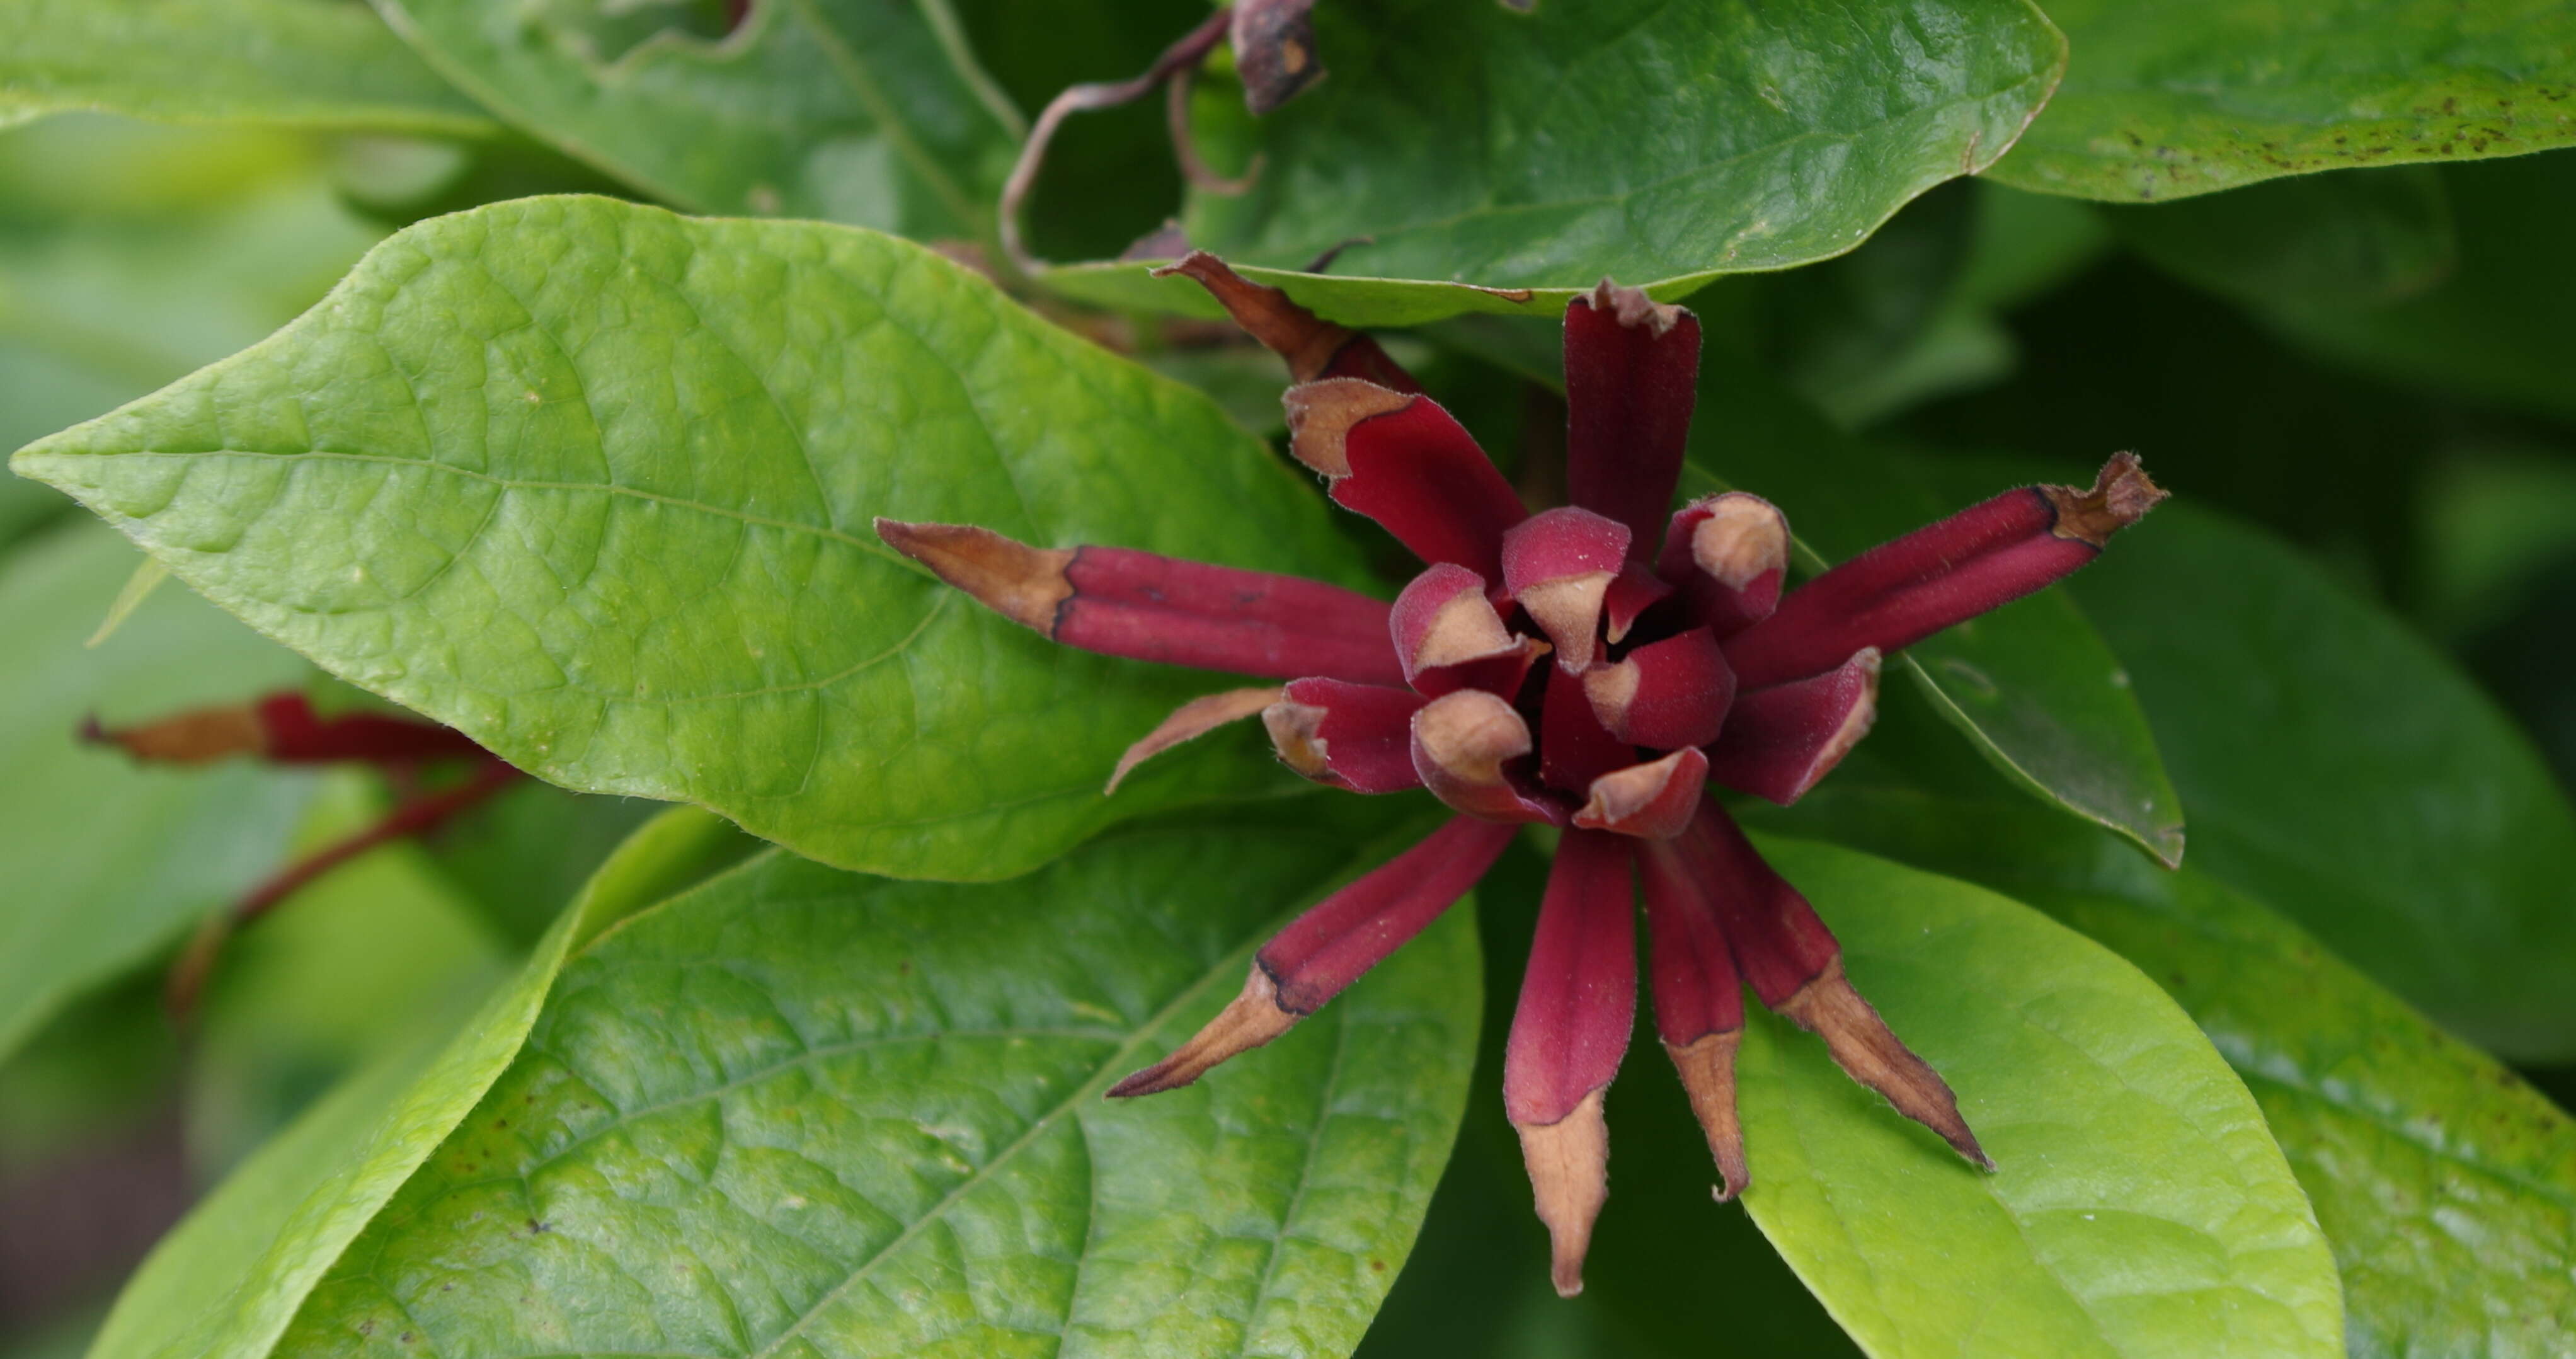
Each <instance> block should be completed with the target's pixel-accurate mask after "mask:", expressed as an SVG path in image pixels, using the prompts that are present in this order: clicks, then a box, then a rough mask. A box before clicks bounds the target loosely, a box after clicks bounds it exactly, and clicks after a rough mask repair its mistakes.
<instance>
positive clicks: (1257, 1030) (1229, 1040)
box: [1108, 961, 1305, 1099]
mask: <svg viewBox="0 0 2576 1359" xmlns="http://www.w3.org/2000/svg"><path fill="white" fill-rule="evenodd" d="M1303 1018H1305V1016H1304V1015H1301V1014H1298V1013H1296V1012H1294V1011H1291V1010H1287V1009H1284V1008H1282V1007H1281V1006H1280V1004H1279V985H1278V983H1277V982H1275V981H1273V980H1271V977H1270V972H1269V969H1267V968H1264V967H1263V966H1262V965H1261V964H1260V963H1259V962H1258V961H1256V962H1254V963H1253V965H1252V975H1251V976H1249V977H1246V978H1244V979H1243V992H1242V994H1240V995H1238V996H1236V997H1235V998H1234V999H1233V1001H1232V1002H1230V1003H1228V1004H1227V1005H1226V1007H1225V1008H1224V1009H1223V1010H1220V1011H1218V1012H1217V1016H1216V1018H1214V1019H1211V1020H1209V1021H1208V1022H1207V1027H1205V1028H1203V1029H1200V1030H1199V1031H1198V1032H1197V1033H1196V1034H1195V1035H1193V1036H1192V1037H1191V1038H1190V1041H1188V1042H1186V1043H1183V1044H1181V1045H1180V1046H1179V1047H1177V1048H1174V1049H1173V1050H1172V1054H1171V1055H1170V1056H1168V1057H1165V1058H1164V1059H1163V1060H1161V1061H1159V1062H1156V1063H1154V1064H1153V1065H1152V1066H1149V1067H1147V1068H1145V1069H1144V1070H1142V1071H1139V1072H1137V1073H1136V1074H1135V1075H1132V1076H1129V1077H1128V1078H1127V1079H1125V1080H1123V1081H1120V1082H1119V1083H1117V1084H1116V1085H1113V1086H1111V1087H1109V1096H1108V1097H1109V1098H1111V1099H1132V1098H1134V1097H1136V1096H1138V1095H1159V1094H1161V1093H1163V1092H1164V1091H1166V1090H1178V1089H1180V1088H1181V1087H1182V1086H1184V1085H1188V1084H1190V1083H1191V1082H1193V1081H1195V1080H1197V1079H1198V1078H1199V1077H1201V1076H1204V1075H1206V1074H1207V1073H1208V1072H1209V1070H1210V1069H1212V1068H1214V1067H1215V1066H1216V1064H1217V1063H1219V1062H1222V1061H1224V1060H1226V1059H1227V1058H1229V1057H1232V1056H1234V1055H1235V1054H1236V1053H1240V1052H1249V1051H1251V1050H1252V1049H1254V1048H1257V1047H1259V1046H1261V1045H1262V1044H1264V1043H1267V1042H1269V1041H1270V1040H1271V1039H1274V1038H1277V1037H1278V1036H1279V1035H1281V1034H1283V1033H1286V1032H1288V1031H1289V1030H1290V1029H1292V1028H1295V1027H1296V1025H1297V1021H1298V1020H1300V1019H1303Z"/></svg>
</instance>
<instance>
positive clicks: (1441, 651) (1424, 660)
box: [1387, 562, 1547, 698]
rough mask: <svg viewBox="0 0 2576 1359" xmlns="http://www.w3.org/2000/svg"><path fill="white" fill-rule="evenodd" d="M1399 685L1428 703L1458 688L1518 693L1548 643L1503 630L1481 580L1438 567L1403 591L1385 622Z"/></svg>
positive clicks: (1461, 570) (1445, 564)
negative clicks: (1426, 698)
mask: <svg viewBox="0 0 2576 1359" xmlns="http://www.w3.org/2000/svg"><path fill="white" fill-rule="evenodd" d="M1387 627H1388V630H1389V632H1390V634H1391V636H1392V638H1393V640H1394V643H1395V656H1396V662H1397V664H1398V665H1399V666H1401V667H1402V669H1403V671H1404V682H1405V683H1407V684H1410V685H1412V686H1413V687H1414V688H1415V689H1417V690H1419V691H1421V692H1422V693H1423V694H1425V695H1428V696H1430V697H1432V698H1438V697H1439V696H1440V695H1442V694H1446V693H1451V692H1454V691H1456V690H1459V689H1467V688H1476V689H1485V690H1490V691H1492V692H1494V693H1497V694H1503V695H1506V696H1509V695H1513V694H1517V693H1519V692H1520V687H1521V681H1522V680H1523V679H1524V678H1526V677H1527V676H1528V674H1529V671H1530V667H1531V666H1532V665H1533V664H1536V663H1537V661H1538V658H1539V657H1541V656H1544V655H1546V654H1547V644H1546V643H1545V642H1541V641H1538V640H1536V639H1533V638H1528V637H1523V636H1520V635H1519V634H1517V633H1514V632H1511V631H1509V630H1508V629H1506V628H1505V627H1504V626H1503V616H1502V614H1501V613H1499V612H1497V611H1496V610H1495V608H1494V605H1493V601H1492V600H1491V599H1490V598H1489V597H1488V596H1487V594H1486V587H1485V578H1484V577H1482V576H1479V575H1477V574H1476V573H1475V572H1473V571H1470V570H1468V569H1467V568H1465V567H1463V566H1458V565H1454V564H1452V563H1449V562H1439V563H1435V564H1434V565H1432V566H1431V567H1429V568H1428V569H1426V570H1425V571H1423V573H1422V574H1421V575H1418V576H1416V577H1414V578H1413V580H1412V581H1411V582H1410V583H1408V584H1407V585H1406V586H1405V587H1404V591H1403V593H1401V594H1398V595H1397V596H1396V597H1395V608H1394V611H1393V612H1392V613H1390V614H1389V615H1388V616H1387Z"/></svg>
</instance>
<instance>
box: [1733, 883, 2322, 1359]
mask: <svg viewBox="0 0 2576 1359" xmlns="http://www.w3.org/2000/svg"><path fill="white" fill-rule="evenodd" d="M1763 849H1764V852H1765V854H1766V855H1768V856H1769V857H1770V858H1771V859H1772V861H1773V862H1774V863H1775V864H1777V865H1778V867H1779V868H1780V871H1781V872H1782V873H1783V874H1785V875H1787V876H1788V877H1789V878H1790V880H1792V881H1793V882H1796V883H1797V884H1798V885H1799V887H1800V888H1801V889H1802V890H1804V891H1805V892H1806V893H1807V894H1808V895H1809V896H1810V897H1812V898H1813V899H1814V900H1815V903H1816V909H1817V910H1818V911H1819V912H1820V913H1821V914H1823V915H1824V917H1825V918H1826V920H1827V921H1829V922H1830V923H1831V924H1832V926H1833V928H1834V931H1835V933H1836V934H1837V935H1839V936H1840V938H1841V939H1842V943H1843V950H1844V957H1845V959H1846V963H1847V966H1848V967H1849V969H1850V972H1851V975H1852V978H1853V981H1854V982H1855V983H1856V984H1857V985H1858V986H1859V988H1860V989H1861V991H1862V993H1863V994H1864V995H1867V996H1868V997H1869V998H1870V999H1871V1000H1872V1001H1873V1002H1874V1003H1875V1004H1876V1005H1877V1006H1878V1008H1879V1010H1880V1011H1881V1012H1882V1013H1883V1014H1884V1015H1885V1016H1886V1017H1887V1020H1888V1023H1889V1024H1890V1025H1891V1026H1893V1027H1894V1028H1895V1030H1896V1032H1897V1033H1898V1034H1899V1035H1900V1036H1902V1037H1903V1038H1904V1039H1905V1041H1906V1043H1907V1044H1908V1045H1910V1046H1911V1047H1913V1048H1914V1049H1915V1050H1916V1051H1917V1052H1920V1053H1921V1054H1922V1055H1923V1056H1924V1058H1925V1059H1926V1060H1928V1061H1930V1062H1931V1063H1932V1065H1933V1066H1934V1067H1936V1068H1938V1069H1939V1070H1940V1071H1941V1073H1942V1074H1943V1076H1944V1077H1946V1078H1947V1079H1948V1081H1949V1082H1950V1084H1951V1085H1952V1086H1953V1087H1954V1088H1955V1089H1956V1090H1957V1091H1958V1092H1959V1106H1960V1110H1961V1112H1962V1113H1964V1114H1966V1115H1967V1118H1968V1121H1969V1122H1970V1124H1971V1125H1973V1126H1974V1127H1975V1128H1976V1129H1977V1134H1978V1137H1979V1139H1980V1140H1981V1141H1982V1142H1983V1143H1984V1145H1985V1147H1986V1150H1987V1151H1988V1153H1989V1154H1991V1155H1992V1156H1993V1157H1994V1159H1995V1162H1996V1165H1997V1166H1998V1167H1999V1168H1998V1170H1997V1171H1996V1172H1995V1173H1993V1174H1991V1175H1989V1174H1986V1173H1984V1172H1981V1171H1978V1170H1976V1169H1974V1168H1972V1167H1970V1166H1968V1165H1966V1164H1965V1163H1963V1162H1961V1161H1959V1160H1958V1159H1957V1158H1956V1157H1955V1156H1953V1155H1952V1154H1951V1153H1950V1152H1949V1150H1948V1149H1947V1148H1945V1147H1942V1146H1941V1145H1940V1144H1939V1143H1938V1142H1936V1141H1934V1140H1933V1139H1932V1138H1931V1137H1930V1136H1929V1135H1928V1134H1926V1133H1924V1132H1923V1130H1921V1129H1920V1128H1917V1127H1915V1126H1914V1125H1913V1124H1911V1123H1908V1122H1906V1121H1905V1120H1904V1119H1903V1118H1901V1117H1899V1116H1898V1115H1897V1114H1896V1113H1895V1112H1894V1111H1892V1110H1890V1109H1888V1108H1887V1107H1886V1106H1885V1104H1884V1103H1883V1102H1882V1101H1880V1100H1879V1098H1878V1097H1877V1096H1875V1095H1873V1094H1871V1093H1869V1092H1868V1091H1866V1090H1864V1089H1862V1088H1860V1087H1859V1086H1858V1085H1856V1084H1854V1083H1853V1082H1852V1081H1851V1080H1850V1079H1849V1078H1848V1077H1846V1076H1845V1075H1844V1074H1843V1073H1842V1072H1841V1071H1840V1070H1839V1069H1838V1068H1836V1067H1835V1066H1834V1064H1833V1063H1832V1061H1831V1060H1829V1059H1828V1058H1827V1057H1826V1056H1825V1053H1824V1049H1823V1046H1822V1045H1821V1044H1819V1043H1818V1042H1817V1041H1816V1040H1815V1039H1813V1038H1810V1037H1807V1036H1805V1035H1803V1034H1800V1033H1798V1032H1797V1030H1795V1029H1793V1028H1791V1027H1790V1026H1789V1025H1788V1024H1787V1023H1786V1022H1785V1021H1782V1020H1780V1019H1778V1018H1777V1017H1774V1016H1769V1015H1764V1016H1761V1017H1760V1018H1758V1019H1756V1020H1755V1022H1753V1023H1752V1024H1751V1025H1750V1026H1749V1027H1748V1029H1747V1031H1746V1035H1745V1043H1744V1050H1743V1055H1742V1058H1741V1066H1740V1069H1739V1077H1738V1079H1739V1090H1740V1095H1741V1100H1742V1110H1743V1118H1744V1136H1745V1145H1746V1150H1747V1152H1748V1155H1749V1157H1750V1163H1751V1168H1752V1173H1753V1185H1752V1188H1750V1189H1749V1190H1747V1191H1746V1192H1745V1195H1744V1204H1745V1207H1746V1208H1747V1209H1748V1210H1750V1211H1751V1213H1752V1214H1753V1218H1754V1221H1756V1222H1758V1223H1760V1224H1761V1226H1762V1229H1763V1231H1764V1232H1765V1233H1767V1234H1768V1235H1769V1236H1770V1237H1771V1240H1772V1242H1773V1243H1774V1244H1775V1245H1777V1246H1778V1247H1779V1248H1780V1251H1781V1253H1782V1254H1783V1255H1785V1256H1786V1257H1787V1258H1788V1260H1789V1263H1790V1265H1791V1266H1792V1267H1793V1268H1795V1269H1796V1270H1797V1271H1798V1273H1799V1276H1800V1277H1801V1278H1803V1279H1805V1280H1806V1282H1807V1286H1808V1287H1809V1288H1811V1289H1813V1290H1814V1291H1815V1292H1816V1294H1817V1296H1818V1297H1819V1298H1821V1299H1822V1300H1823V1301H1824V1304H1825V1307H1826V1309H1827V1310H1828V1311H1830V1312H1832V1313H1833V1314H1834V1317H1835V1319H1836V1320H1838V1321H1840V1322H1841V1323H1842V1324H1843V1326H1844V1328H1845V1329H1846V1330H1848V1331H1849V1332H1851V1334H1852V1335H1853V1337H1854V1338H1855V1339H1857V1340H1858V1341H1860V1343H1861V1346H1862V1348H1863V1349H1865V1350H1867V1351H1868V1352H1869V1353H1871V1354H1872V1355H1875V1356H1880V1357H1881V1359H1888V1357H1890V1356H1899V1355H1954V1354H1981V1353H2014V1354H2047V1355H2051V1356H2077V1355H2123V1356H2131V1355H2174V1356H2184V1355H2188V1356H2193V1357H2194V1359H2212V1357H2213V1356H2224V1355H2246V1356H2265V1357H2266V1359H2273V1357H2278V1356H2293V1355H2340V1354H2341V1353H2342V1352H2343V1306H2342V1298H2341V1293H2340V1289H2339V1286H2338V1284H2337V1280H2336V1277H2335V1268H2334V1260H2333V1257H2332V1256H2331V1254H2330V1253H2329V1252H2328V1250H2327V1247H2326V1242H2325V1239H2324V1237H2323V1235H2322V1234H2321V1233H2320V1232H2319V1231H2318V1228H2317V1223H2316V1219H2315V1217H2314V1216H2313V1215H2312V1214H2311V1213H2310V1211H2309V1208H2308V1203H2307V1200H2306V1198H2305V1197H2304V1196H2302V1194H2301V1193H2300V1191H2299V1186H2298V1183H2297V1181H2296V1180H2294V1179H2293V1178H2292V1176H2291V1173H2290V1168H2289V1166H2288V1165H2286V1164H2285V1163H2284V1162H2283V1160H2282V1157H2281V1152H2280V1150H2279V1148H2277V1147H2276V1146H2274V1145H2273V1142H2272V1138H2271V1136H2270V1134H2269V1133H2268V1132H2267V1131H2266V1130H2265V1127H2264V1122H2263V1114H2262V1112H2261V1110H2259V1109H2258V1108H2257V1107H2256V1106H2255V1103H2254V1100H2253V1098H2252V1096H2250V1095H2249V1094H2248V1093H2247V1092H2246V1089H2245V1086H2244V1085H2243V1084H2242V1083H2240V1082H2239V1081H2238V1080H2237V1078H2236V1076H2235V1074H2234V1073H2233V1072H2231V1071H2229V1070H2228V1068H2227V1065H2226V1063H2225V1062H2223V1061H2222V1060H2220V1058H2219V1055H2218V1054H2217V1053H2216V1052H2214V1051H2212V1050H2211V1049H2210V1046H2209V1043H2208V1041H2207V1040H2206V1039H2204V1038H2203V1037H2202V1036H2201V1035H2200V1033H2199V1031H2198V1030H2196V1029H2194V1028H2193V1027H2192V1024H2191V1020H2190V1019H2189V1017H2187V1016H2186V1015H2184V1014H2183V1012H2182V1011H2181V1010H2180V1009H2179V1008H2177V1007H2176V1006H2175V1005H2174V1003H2173V1002H2172V1001H2171V1000H2170V999H2168V998H2167V997H2166V996H2165V995H2164V994H2163V993H2162V992H2160V991H2158V990H2157V989H2156V985H2155V983H2154V982H2152V981H2150V980H2148V979H2147V978H2146V977H2145V976H2143V975H2141V974H2140V973H2139V972H2138V971H2137V970H2136V969H2135V968H2132V967H2130V966H2129V965H2128V964H2126V963H2124V962H2122V961H2120V960H2119V959H2118V958H2117V957H2116V956H2114V955H2112V954H2111V953H2109V952H2108V951H2106V950H2104V949H2102V948H2101V947H2100V946H2098V945H2096V944H2093V943H2092V942H2090V941H2088V940H2086V939H2085V938H2084V937H2083V936H2081V935H2078V934H2076V933H2074V932H2073V931H2070V930H2067V929H2065V928H2063V927H2062V926H2059V925H2057V924H2056V923H2054V922H2052V921H2050V920H2049V919H2047V918H2046V917H2045V916H2042V915H2040V914H2039V913H2037V912H2035V911H2032V910H2030V909H2029V908H2027V907H2024V906H2022V905H2020V904H2019V903H2016V902H2013V901H2010V900H2007V899H2005V898H2003V897H1999V896H1996V895H1994V894H1993V893H1991V892H1988V891H1986V890H1985V889H1983V888H1978V887H1972V886H1969V885H1968V884H1965V883H1961V882H1956V881H1952V880H1948V879H1943V878H1936V877H1932V876H1930V875H1928V874H1924V873H1922V872H1919V871H1916V870H1914V869H1909V868H1901V867H1899V866H1897V865H1895V864H1892V863H1889V862H1887V861H1885V860H1881V859H1875V858H1871V857H1869V856H1867V855H1863V854H1858V853H1855V852H1853V851H1850V850H1847V849H1840V848H1836V847H1833V846H1828V845H1821V844H1813V843H1804V842H1798V841H1778V840H1769V839H1765V840H1764V841H1763Z"/></svg>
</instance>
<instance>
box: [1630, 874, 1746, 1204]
mask: <svg viewBox="0 0 2576 1359" xmlns="http://www.w3.org/2000/svg"><path fill="white" fill-rule="evenodd" d="M1638 863H1639V866H1640V867H1642V868H1643V869H1644V870H1645V880H1646V883H1645V886H1646V927H1647V931H1648V936H1649V945H1648V958H1649V969H1650V970H1649V975H1650V976H1651V977H1652V978H1653V979H1654V985H1653V991H1654V997H1655V1032H1656V1034H1657V1035H1658V1036H1659V1037H1661V1038H1662V1039H1663V1041H1664V1051H1665V1052H1666V1053H1667V1054H1669V1055H1670V1056H1671V1057H1672V1059H1673V1067H1674V1069H1675V1070H1676V1071H1678V1072H1680V1073H1681V1078H1682V1088H1683V1089H1684V1090H1685V1091H1687V1092H1689V1094H1690V1102H1691V1113H1692V1114H1693V1115H1694V1116H1696V1117H1697V1118H1698V1119H1699V1126H1700V1132H1701V1134H1702V1135H1704V1136H1705V1137H1706V1138H1707V1139H1708V1151H1709V1155H1710V1156H1712V1157H1714V1158H1715V1159H1716V1161H1717V1173H1718V1178H1719V1180H1720V1181H1721V1183H1720V1185H1719V1188H1718V1191H1717V1198H1718V1201H1719V1202H1721V1203H1723V1202H1725V1201H1726V1200H1728V1199H1731V1198H1734V1197H1735V1196H1736V1195H1738V1194H1741V1193H1743V1192H1744V1189H1745V1186H1746V1185H1748V1184H1750V1183H1752V1178H1753V1177H1752V1174H1751V1172H1750V1171H1749V1170H1748V1169H1747V1168H1746V1166H1745V1160H1744V1125H1743V1123H1742V1122H1741V1121H1740V1120H1739V1119H1738V1118H1737V1117H1736V1110H1735V1054H1736V1049H1737V1048H1738V1047H1739V1046H1741V1045H1742V1043H1743V1041H1744V986H1743V982H1742V979H1740V978H1739V977H1737V976H1736V973H1735V957H1734V954H1733V953H1732V952H1731V951H1729V949H1728V948H1727V944H1726V933H1725V931H1724V930H1723V929H1721V928H1720V927H1719V925H1718V920H1717V909H1716V907H1715V906H1713V905H1712V904H1710V902H1709V899H1708V892H1707V885H1706V884H1705V883H1704V882H1703V881H1702V880H1701V879H1700V878H1699V877H1697V876H1696V875H1694V874H1693V873H1692V871H1691V868H1690V864H1689V862H1688V861H1687V859H1686V858H1685V857H1684V856H1683V855H1682V853H1681V852H1680V851H1679V850H1678V849H1676V848H1675V847H1674V846H1672V845H1670V844H1660V843H1650V844H1647V845H1645V846H1643V847H1642V849H1641V851H1640V854H1639V859H1638Z"/></svg>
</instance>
